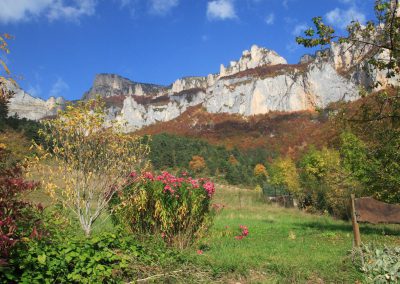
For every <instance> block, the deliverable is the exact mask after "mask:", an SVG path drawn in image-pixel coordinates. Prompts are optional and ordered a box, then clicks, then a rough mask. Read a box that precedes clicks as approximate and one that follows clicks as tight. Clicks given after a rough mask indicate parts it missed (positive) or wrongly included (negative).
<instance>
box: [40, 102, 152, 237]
mask: <svg viewBox="0 0 400 284" xmlns="http://www.w3.org/2000/svg"><path fill="white" fill-rule="evenodd" d="M104 106H105V105H104V103H102V102H101V101H100V100H90V101H88V102H80V103H78V104H77V105H76V106H67V108H66V110H65V111H63V112H60V113H59V115H58V116H57V118H56V119H53V120H47V121H45V122H44V127H43V129H42V130H41V132H40V134H41V135H42V136H43V138H44V140H45V142H46V143H45V145H39V149H44V151H45V156H46V157H48V156H50V157H51V158H53V159H54V160H55V161H56V162H57V163H56V166H55V167H51V166H46V167H45V168H44V169H45V170H47V172H46V173H45V177H46V178H45V179H44V180H43V184H45V187H46V189H47V190H48V192H49V193H50V195H51V196H52V197H54V198H55V199H56V200H58V201H60V202H62V204H64V205H65V206H66V207H68V208H69V209H70V210H71V211H72V212H73V213H74V214H75V216H76V217H77V218H78V219H79V222H80V224H81V227H82V229H83V230H84V232H85V234H86V235H89V234H90V232H91V230H92V225H93V223H94V222H95V221H96V220H97V219H98V217H99V216H100V214H101V213H102V212H103V211H104V209H106V207H107V205H108V203H109V201H110V199H111V198H112V196H113V195H114V193H115V192H117V191H118V190H121V188H122V187H124V185H125V183H126V181H127V178H128V176H129V174H130V173H131V172H133V171H135V170H140V169H141V167H142V166H143V165H144V163H145V162H146V156H147V154H148V147H147V145H145V144H143V143H142V139H141V138H140V137H137V136H134V135H130V134H124V133H123V132H122V131H121V125H119V124H117V122H115V121H111V122H107V123H106V120H105V119H106V114H105V112H104ZM57 181H58V182H57Z"/></svg>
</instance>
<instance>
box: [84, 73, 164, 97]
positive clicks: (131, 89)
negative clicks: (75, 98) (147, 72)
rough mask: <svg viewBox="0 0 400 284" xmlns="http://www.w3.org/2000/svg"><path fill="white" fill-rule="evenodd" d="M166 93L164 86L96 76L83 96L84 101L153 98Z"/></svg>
mask: <svg viewBox="0 0 400 284" xmlns="http://www.w3.org/2000/svg"><path fill="white" fill-rule="evenodd" d="M165 91H166V88H165V87H164V86H160V85H154V84H145V83H137V82H133V81H131V80H129V79H126V78H124V77H121V76H119V75H115V74H98V75H96V77H95V79H94V82H93V86H92V87H91V88H90V90H89V91H87V92H86V93H85V94H84V95H83V99H84V100H88V99H93V98H95V97H96V96H100V97H102V98H106V97H113V96H132V95H136V96H155V95H160V94H163V93H164V92H165Z"/></svg>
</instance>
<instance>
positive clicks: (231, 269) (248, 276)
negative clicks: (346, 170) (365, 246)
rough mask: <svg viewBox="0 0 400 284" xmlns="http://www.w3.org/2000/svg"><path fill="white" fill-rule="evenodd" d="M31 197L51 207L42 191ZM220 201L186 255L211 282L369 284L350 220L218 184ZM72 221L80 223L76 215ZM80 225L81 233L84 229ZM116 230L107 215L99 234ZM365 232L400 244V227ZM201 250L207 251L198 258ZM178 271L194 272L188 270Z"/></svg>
mask: <svg viewBox="0 0 400 284" xmlns="http://www.w3.org/2000/svg"><path fill="white" fill-rule="evenodd" d="M29 197H30V198H29V199H30V200H32V201H41V202H44V203H45V204H46V203H47V205H49V204H50V203H51V202H50V201H49V200H48V199H46V198H47V197H46V196H45V194H44V193H43V192H42V191H40V190H39V191H36V192H34V193H31V194H30V196H29ZM214 203H222V204H224V205H225V208H224V209H223V210H222V211H221V212H220V213H218V214H217V216H216V218H215V221H214V225H213V227H212V228H211V230H210V231H209V233H208V236H207V237H205V238H203V239H201V240H200V241H199V242H198V243H197V244H196V246H195V247H192V248H189V249H188V250H187V251H186V253H185V255H186V258H188V261H189V263H192V264H194V265H195V266H193V265H190V270H193V271H196V270H197V269H199V271H200V272H199V275H200V278H201V277H203V276H202V275H204V279H203V280H204V281H205V282H215V281H217V282H220V283H221V282H222V283H236V282H239V283H355V281H357V280H359V281H361V282H363V279H364V276H363V274H362V273H361V272H360V271H359V270H358V269H357V267H356V266H355V265H354V264H353V262H352V254H351V253H350V252H351V249H352V242H353V235H352V227H351V223H350V222H344V221H339V220H334V219H333V218H332V217H330V216H317V215H311V214H306V213H304V212H301V211H299V210H297V209H287V208H282V207H279V206H276V205H274V204H267V203H265V202H262V201H261V198H260V195H259V193H256V192H254V191H253V190H248V189H239V188H234V187H232V186H226V185H219V186H217V192H216V195H215V198H214ZM70 217H71V220H74V216H70ZM75 222H76V221H75ZM75 225H76V226H75V227H76V228H75V230H76V233H77V234H78V231H79V226H78V225H77V224H75ZM239 225H245V226H247V227H248V228H249V236H248V237H246V238H244V239H242V240H236V239H235V236H236V235H238V234H239ZM112 230H113V224H112V222H111V220H110V219H109V218H107V216H106V214H104V215H103V216H102V218H100V220H99V222H98V223H96V224H95V226H94V229H93V234H97V233H100V232H104V231H112ZM360 230H361V238H362V241H363V242H365V243H376V244H380V245H384V244H386V245H397V246H399V245H400V238H399V236H400V226H399V225H379V226H376V225H361V229H360ZM197 249H202V250H203V251H204V253H203V254H202V255H198V254H197V253H196V251H197ZM146 269H147V270H148V268H146ZM176 269H178V270H182V271H183V272H182V273H189V271H188V270H187V269H185V268H184V267H176ZM190 273H191V272H190ZM190 273H189V274H190ZM202 273H203V274H202ZM192 274H193V273H192ZM192 276H193V275H192ZM181 277H182V274H179V275H177V277H176V278H175V279H174V281H175V280H176V281H177V282H179V283H181V282H182V281H183V279H182V278H181ZM185 277H186V278H185V279H186V280H188V279H189V278H187V277H188V276H187V275H186V276H185ZM162 279H164V278H162ZM192 279H193V280H191V281H190V282H196V283H197V282H199V278H198V277H197V276H196V277H194V278H192ZM164 280H167V279H164ZM169 280H171V279H169ZM174 283H175V282H174ZM182 283H185V281H183V282H182Z"/></svg>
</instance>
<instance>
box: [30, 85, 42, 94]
mask: <svg viewBox="0 0 400 284" xmlns="http://www.w3.org/2000/svg"><path fill="white" fill-rule="evenodd" d="M27 93H28V94H30V95H31V96H33V97H40V96H41V95H42V88H41V87H40V85H39V84H36V85H34V86H32V85H29V86H28V90H27Z"/></svg>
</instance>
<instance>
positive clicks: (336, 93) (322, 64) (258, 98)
mask: <svg viewBox="0 0 400 284" xmlns="http://www.w3.org/2000/svg"><path fill="white" fill-rule="evenodd" d="M373 52H374V50H373V49H365V48H364V49H360V48H357V46H348V45H346V44H332V46H331V48H329V49H326V50H323V51H318V52H316V53H315V54H314V55H304V56H303V57H302V58H301V59H300V62H299V64H287V62H286V60H285V59H284V58H283V57H281V56H279V55H278V54H277V53H276V52H275V51H272V50H268V49H265V48H261V47H258V46H255V45H254V46H252V47H251V49H250V50H249V51H247V50H246V51H244V52H243V53H242V56H241V58H240V59H239V60H238V61H232V62H231V63H230V65H229V66H228V67H225V66H224V65H221V70H220V73H219V74H210V75H208V76H206V77H185V78H181V79H178V80H176V81H175V82H174V83H173V84H171V85H170V86H168V87H165V86H159V85H153V84H144V83H137V82H133V81H130V80H129V79H126V78H123V77H120V76H118V75H113V74H99V75H97V76H96V77H95V80H94V83H93V86H92V88H91V89H90V90H89V91H88V92H86V93H85V95H84V97H83V99H84V100H87V99H90V98H93V97H94V96H96V95H100V96H102V97H103V98H105V100H106V105H107V107H108V108H109V112H108V113H109V118H110V119H117V120H119V121H120V122H121V123H123V124H124V125H125V130H126V131H133V130H136V129H138V128H141V127H143V126H146V125H150V124H153V123H157V122H162V121H168V120H171V119H174V118H176V117H177V116H179V115H180V114H182V113H183V112H184V111H186V110H187V108H188V107H190V106H194V105H202V106H203V107H204V108H205V109H206V110H207V111H208V112H210V113H221V112H223V113H232V114H241V115H244V116H250V115H256V114H264V113H267V112H270V111H286V112H291V111H300V110H308V109H314V108H316V107H318V108H324V107H326V106H328V105H329V104H330V103H331V102H336V101H340V100H345V101H350V100H355V99H357V98H358V92H359V88H360V87H363V88H372V82H375V81H376V80H377V79H379V80H380V81H381V83H382V86H385V85H387V84H397V83H398V81H396V80H398V78H394V79H387V78H386V76H385V75H386V74H385V72H384V71H375V70H373V69H371V68H368V67H369V66H368V63H367V62H366V58H367V57H369V56H371V54H374V53H373ZM377 56H383V57H384V56H387V54H384V53H381V54H379V55H377ZM371 70H372V71H371ZM24 94H25V93H24ZM22 95H23V94H22ZM22 95H21V94H20V95H19V96H17V97H16V98H15V99H14V101H12V102H11V104H10V106H11V108H10V109H13V111H14V112H17V113H18V114H20V116H23V115H21V113H29V115H27V116H23V117H28V116H29V118H32V119H40V118H41V117H42V116H48V115H51V114H54V113H55V109H56V108H57V107H58V105H62V104H63V103H64V102H61V101H59V102H58V101H57V100H56V99H49V101H47V102H44V101H40V100H39V99H34V98H32V97H28V95H27V94H25V97H23V96H22ZM24 105H29V107H27V106H25V109H24ZM36 105H40V107H36Z"/></svg>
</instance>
